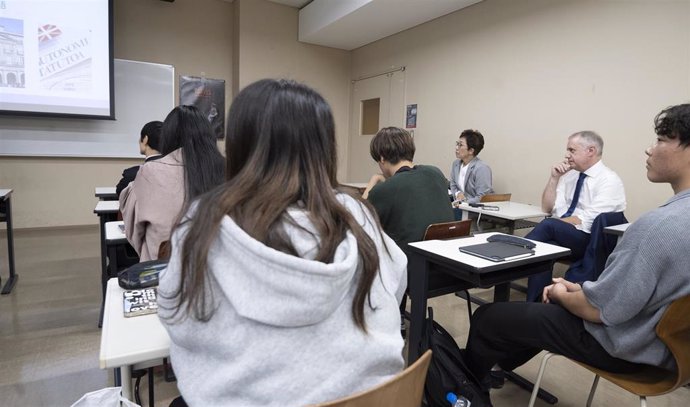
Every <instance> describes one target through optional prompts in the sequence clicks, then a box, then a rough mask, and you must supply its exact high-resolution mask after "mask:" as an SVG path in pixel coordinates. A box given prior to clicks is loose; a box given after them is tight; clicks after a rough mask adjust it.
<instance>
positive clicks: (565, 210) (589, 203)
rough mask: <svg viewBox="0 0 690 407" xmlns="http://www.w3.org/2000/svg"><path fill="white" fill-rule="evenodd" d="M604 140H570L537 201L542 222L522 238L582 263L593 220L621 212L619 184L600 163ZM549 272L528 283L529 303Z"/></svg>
mask: <svg viewBox="0 0 690 407" xmlns="http://www.w3.org/2000/svg"><path fill="white" fill-rule="evenodd" d="M603 150H604V140H603V139H602V138H601V136H599V135H598V134H597V133H595V132H593V131H581V132H578V133H575V134H572V135H571V136H570V137H568V145H567V147H566V154H565V160H564V161H563V162H560V163H558V164H556V165H554V166H553V167H552V168H551V175H550V177H549V181H548V182H547V183H546V187H545V188H544V192H543V194H542V198H541V207H542V210H543V211H544V212H547V213H550V214H551V215H552V217H551V218H547V219H544V220H543V221H542V222H540V223H539V224H537V226H535V228H534V229H533V230H532V231H531V232H529V233H528V234H527V236H525V237H526V238H528V239H532V240H537V241H539V242H544V243H551V244H555V245H557V246H562V247H567V248H568V249H570V251H571V253H572V254H571V256H570V260H572V261H575V260H579V259H581V258H582V257H583V256H584V254H585V251H586V249H587V245H588V244H589V241H590V237H591V231H592V223H593V222H594V219H595V218H596V217H597V216H598V215H600V214H602V213H605V212H622V211H624V210H625V205H626V202H625V189H624V188H623V181H621V179H620V177H619V176H618V174H616V173H615V172H613V170H611V169H609V168H608V167H607V166H605V165H604V163H603V161H601V156H602V153H603ZM551 275H552V270H551V269H549V270H546V271H544V272H543V273H539V274H534V275H532V276H530V277H529V279H528V282H527V301H539V300H540V299H541V294H542V290H543V289H544V287H545V286H546V285H547V284H549V283H550V282H551Z"/></svg>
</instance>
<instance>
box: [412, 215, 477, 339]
mask: <svg viewBox="0 0 690 407" xmlns="http://www.w3.org/2000/svg"><path fill="white" fill-rule="evenodd" d="M471 227H472V221H471V220H469V219H465V220H458V221H454V222H443V223H432V224H431V225H429V226H427V227H426V230H425V231H424V236H423V237H422V240H437V239H438V240H445V239H455V238H458V237H465V236H469V235H470V229H471ZM462 289H463V287H458V288H456V289H455V290H451V291H448V292H446V291H447V290H446V289H445V288H444V289H443V290H441V291H440V292H434V290H430V291H429V298H432V297H436V296H439V295H445V294H450V293H452V292H455V291H457V290H462ZM464 293H465V294H467V295H468V298H469V293H468V292H467V290H465V291H464ZM406 307H407V291H405V294H404V295H403V298H402V301H401V302H400V313H401V314H402V315H403V316H404V317H405V318H407V319H409V315H408V314H407V312H406V311H405V308H406ZM467 308H468V312H469V314H470V316H472V306H471V305H470V303H469V302H468V303H467ZM403 336H404V335H403Z"/></svg>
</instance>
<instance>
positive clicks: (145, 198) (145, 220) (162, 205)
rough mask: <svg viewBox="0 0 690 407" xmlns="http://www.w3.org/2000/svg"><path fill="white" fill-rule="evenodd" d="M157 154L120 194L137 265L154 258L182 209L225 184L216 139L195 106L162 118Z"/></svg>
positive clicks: (123, 217)
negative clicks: (159, 146) (217, 186)
mask: <svg viewBox="0 0 690 407" xmlns="http://www.w3.org/2000/svg"><path fill="white" fill-rule="evenodd" d="M161 154H163V155H164V157H162V158H160V159H158V160H156V161H151V162H147V163H144V164H143V165H142V166H141V169H139V172H138V174H137V177H136V179H135V180H134V181H133V182H131V183H130V184H129V185H128V186H127V187H126V188H125V189H124V190H123V191H122V194H121V195H120V210H121V211H122V220H124V223H125V235H126V236H127V240H128V241H129V243H130V244H131V245H132V247H133V248H134V250H136V252H137V254H139V258H140V260H141V261H148V260H155V259H157V258H158V249H159V247H160V244H161V243H162V242H164V241H166V240H169V239H170V231H171V230H172V227H173V225H174V224H175V223H176V222H177V220H178V217H179V215H180V213H181V211H182V210H183V209H184V208H185V207H186V205H188V204H189V203H190V202H191V201H192V200H194V199H195V198H197V197H198V196H199V195H201V194H203V193H204V192H206V191H208V190H210V189H211V188H213V187H215V186H216V185H219V184H220V183H221V182H223V175H224V170H223V156H222V155H221V154H220V151H218V147H217V146H216V138H215V135H214V134H213V131H212V130H211V126H210V125H209V123H208V120H206V118H205V117H204V116H203V115H202V114H201V113H200V112H199V110H198V109H197V108H196V107H194V106H178V107H176V108H174V109H173V110H172V111H171V112H170V113H169V114H168V116H167V117H166V118H165V121H164V122H163V126H162V128H161Z"/></svg>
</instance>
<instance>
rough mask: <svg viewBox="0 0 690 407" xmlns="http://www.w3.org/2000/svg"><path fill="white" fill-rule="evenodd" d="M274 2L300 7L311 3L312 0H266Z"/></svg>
mask: <svg viewBox="0 0 690 407" xmlns="http://www.w3.org/2000/svg"><path fill="white" fill-rule="evenodd" d="M268 1H272V2H274V3H280V4H285V5H286V6H290V7H296V8H302V7H304V6H306V5H307V4H309V3H311V1H312V0H268Z"/></svg>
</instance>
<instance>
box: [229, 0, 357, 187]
mask: <svg viewBox="0 0 690 407" xmlns="http://www.w3.org/2000/svg"><path fill="white" fill-rule="evenodd" d="M234 4H235V6H236V9H235V11H236V13H237V16H236V17H237V19H238V22H239V23H238V27H237V31H236V33H237V34H236V35H237V36H236V44H238V45H237V46H236V49H237V63H238V69H237V71H236V74H237V85H238V87H239V88H240V89H241V88H243V87H244V86H246V85H248V84H250V83H252V82H254V81H256V80H259V79H263V78H288V79H294V80H296V81H298V82H303V83H305V84H307V85H309V86H311V87H312V88H314V89H316V90H317V91H318V92H319V93H321V95H322V96H323V97H324V98H325V99H326V100H327V101H328V103H329V104H330V105H331V109H332V111H333V115H334V119H335V131H336V138H337V140H338V144H339V149H338V152H339V157H338V172H339V174H342V175H341V178H342V177H343V176H344V174H345V173H346V171H345V165H346V163H347V160H346V153H347V144H346V143H347V131H348V114H349V111H348V109H349V97H350V52H349V51H343V50H339V49H335V48H328V47H323V46H319V45H311V44H304V43H301V42H298V41H297V33H298V21H299V10H298V9H296V8H294V7H288V6H284V5H281V4H276V3H272V2H269V1H266V0H235V2H234ZM267 21H270V23H268V22H267Z"/></svg>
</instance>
